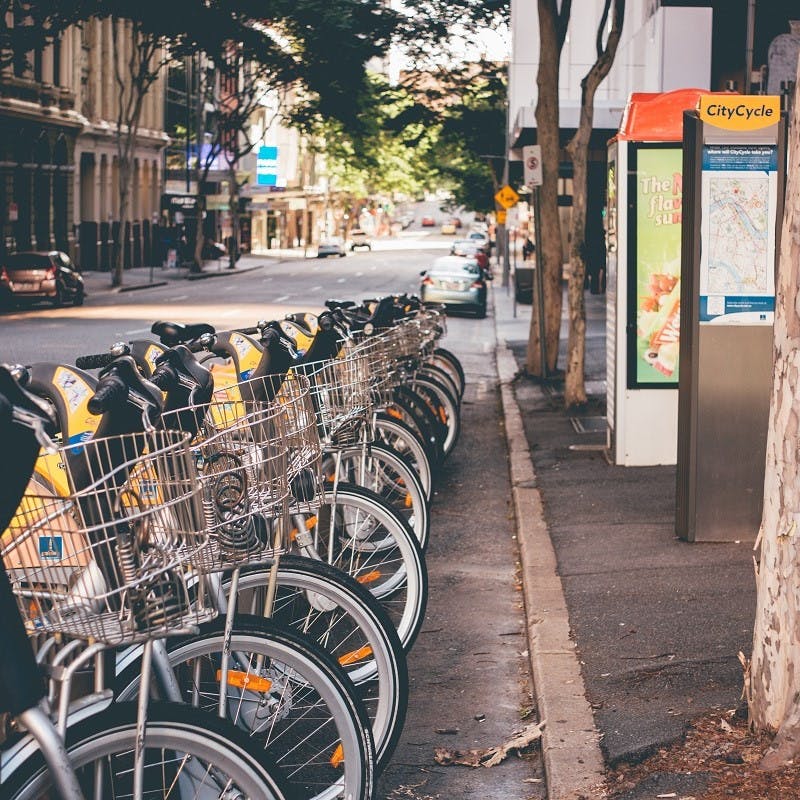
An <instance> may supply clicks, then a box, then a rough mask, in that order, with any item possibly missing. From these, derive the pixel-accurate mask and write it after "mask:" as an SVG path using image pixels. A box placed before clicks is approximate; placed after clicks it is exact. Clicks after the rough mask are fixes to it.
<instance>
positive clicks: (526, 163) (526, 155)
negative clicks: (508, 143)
mask: <svg viewBox="0 0 800 800" xmlns="http://www.w3.org/2000/svg"><path fill="white" fill-rule="evenodd" d="M522 164H523V167H524V169H525V185H526V186H529V187H530V188H531V189H533V187H534V186H541V185H542V148H541V146H540V145H538V144H530V145H527V146H525V147H523V148H522Z"/></svg>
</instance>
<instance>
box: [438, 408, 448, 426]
mask: <svg viewBox="0 0 800 800" xmlns="http://www.w3.org/2000/svg"><path fill="white" fill-rule="evenodd" d="M439 419H440V420H441V421H442V425H447V412H446V411H445V410H444V406H439Z"/></svg>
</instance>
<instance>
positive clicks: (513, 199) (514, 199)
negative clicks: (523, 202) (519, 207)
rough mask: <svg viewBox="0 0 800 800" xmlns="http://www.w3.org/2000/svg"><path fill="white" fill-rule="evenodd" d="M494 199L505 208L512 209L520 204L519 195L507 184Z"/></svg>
mask: <svg viewBox="0 0 800 800" xmlns="http://www.w3.org/2000/svg"><path fill="white" fill-rule="evenodd" d="M494 199H495V200H497V202H498V204H499V205H501V206H502V207H503V208H511V206H513V205H516V204H517V203H518V202H519V195H518V194H517V193H516V192H515V191H514V190H513V189H512V188H511V187H510V186H509V185H508V184H506V185H505V186H504V187H503V188H502V189H500V191H499V192H498V193H497V194H496V195H495V196H494Z"/></svg>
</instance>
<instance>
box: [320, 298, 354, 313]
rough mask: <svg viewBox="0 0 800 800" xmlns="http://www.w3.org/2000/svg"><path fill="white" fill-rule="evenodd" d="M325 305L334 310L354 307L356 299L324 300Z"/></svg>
mask: <svg viewBox="0 0 800 800" xmlns="http://www.w3.org/2000/svg"><path fill="white" fill-rule="evenodd" d="M325 307H326V308H328V309H330V310H331V311H334V310H335V309H337V308H355V307H356V301H355V300H334V299H330V300H326V301H325Z"/></svg>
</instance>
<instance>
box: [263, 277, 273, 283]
mask: <svg viewBox="0 0 800 800" xmlns="http://www.w3.org/2000/svg"><path fill="white" fill-rule="evenodd" d="M271 280H272V278H264V283H269V282H270V281H271Z"/></svg>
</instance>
